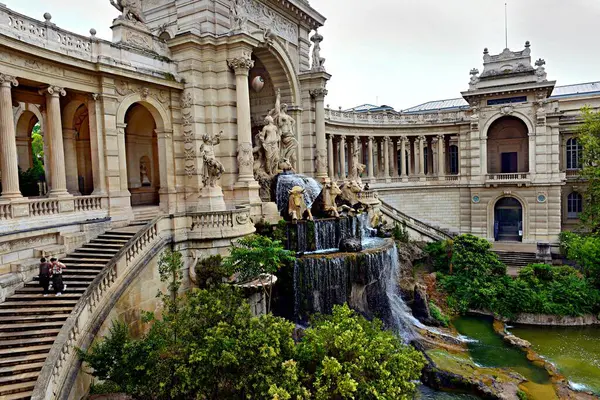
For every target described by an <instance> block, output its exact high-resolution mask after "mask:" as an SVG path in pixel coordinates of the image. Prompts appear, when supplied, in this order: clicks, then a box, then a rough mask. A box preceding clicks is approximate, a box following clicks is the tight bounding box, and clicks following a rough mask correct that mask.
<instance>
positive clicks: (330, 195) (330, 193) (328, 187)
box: [321, 182, 342, 218]
mask: <svg viewBox="0 0 600 400" xmlns="http://www.w3.org/2000/svg"><path fill="white" fill-rule="evenodd" d="M340 194H342V190H341V189H340V187H339V186H338V184H337V183H335V182H331V183H326V184H325V186H324V187H323V193H322V194H321V196H322V201H323V211H324V212H325V213H326V214H329V216H331V217H336V218H339V216H340V213H339V212H338V207H337V203H336V200H337V197H338V196H339V195H340Z"/></svg>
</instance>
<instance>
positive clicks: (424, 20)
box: [0, 0, 600, 109]
mask: <svg viewBox="0 0 600 400" xmlns="http://www.w3.org/2000/svg"><path fill="white" fill-rule="evenodd" d="M0 2H3V3H5V4H6V5H7V6H8V7H9V8H11V9H13V10H16V11H19V12H21V13H24V14H26V15H29V16H32V17H35V18H38V19H41V20H43V17H42V15H43V13H44V12H46V11H48V12H50V13H51V14H52V16H53V18H52V22H54V23H56V24H57V25H58V26H60V27H62V28H65V29H68V30H72V31H74V32H77V33H81V34H87V33H88V31H89V29H90V28H92V27H93V28H95V29H96V30H97V31H98V36H100V37H102V38H105V39H110V38H111V32H110V23H111V21H112V19H113V18H115V17H116V16H117V15H118V12H117V11H116V10H115V9H114V8H113V7H112V6H111V5H110V2H109V0H0ZM505 2H506V0H310V3H311V5H312V6H313V7H315V8H316V9H317V10H318V11H319V12H320V13H321V14H323V15H325V16H326V17H327V19H328V20H327V22H326V24H325V26H324V27H323V29H322V31H321V33H322V34H323V36H324V37H325V40H324V41H323V43H322V46H321V48H322V51H321V56H323V57H325V58H327V62H326V64H325V65H326V67H327V71H328V72H329V73H330V74H332V75H333V77H332V78H331V81H330V82H329V84H328V89H329V95H328V97H327V99H326V103H328V104H330V105H331V107H332V108H337V107H338V106H342V107H343V108H350V107H354V106H356V105H359V104H363V103H376V102H377V103H378V104H387V105H390V106H392V107H394V108H396V109H404V108H408V107H411V106H414V105H417V104H420V103H424V102H426V101H430V100H440V99H447V98H455V97H460V91H461V90H466V89H467V88H468V82H469V70H470V69H471V68H474V67H475V68H478V69H479V70H480V71H481V70H482V62H483V61H482V56H483V49H484V47H488V48H489V50H490V53H491V54H497V53H500V52H501V51H502V49H504V3H505ZM599 26H600V0H509V1H508V46H509V48H511V49H512V50H522V49H523V46H524V44H525V41H526V40H529V41H530V42H531V50H532V58H533V60H536V59H538V58H540V57H541V58H543V59H545V60H546V63H547V64H546V71H547V72H548V78H549V79H553V80H557V81H558V83H557V84H558V85H566V84H572V83H582V82H590V81H600V51H598V50H599V49H600V30H599V28H598V27H599Z"/></svg>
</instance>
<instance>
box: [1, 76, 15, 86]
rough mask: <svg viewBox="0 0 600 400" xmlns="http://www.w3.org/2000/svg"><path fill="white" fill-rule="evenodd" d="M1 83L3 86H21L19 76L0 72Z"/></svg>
mask: <svg viewBox="0 0 600 400" xmlns="http://www.w3.org/2000/svg"><path fill="white" fill-rule="evenodd" d="M0 85H2V86H8V87H10V86H11V85H12V86H19V81H18V80H17V78H15V77H14V76H11V75H5V74H0Z"/></svg>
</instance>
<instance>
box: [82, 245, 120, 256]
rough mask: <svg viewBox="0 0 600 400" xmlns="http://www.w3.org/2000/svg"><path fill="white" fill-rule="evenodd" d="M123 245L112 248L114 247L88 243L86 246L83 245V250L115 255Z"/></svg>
mask: <svg viewBox="0 0 600 400" xmlns="http://www.w3.org/2000/svg"><path fill="white" fill-rule="evenodd" d="M121 247H123V246H119V247H115V248H112V247H95V246H90V245H86V246H83V247H81V250H83V251H85V252H86V253H97V254H107V255H111V256H113V257H114V255H115V254H117V253H118V252H119V250H120V249H121Z"/></svg>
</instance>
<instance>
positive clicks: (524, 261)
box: [494, 250, 539, 276]
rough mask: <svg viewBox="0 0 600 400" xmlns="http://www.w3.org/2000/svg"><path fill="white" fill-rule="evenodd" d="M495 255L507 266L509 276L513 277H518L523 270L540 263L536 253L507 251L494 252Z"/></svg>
mask: <svg viewBox="0 0 600 400" xmlns="http://www.w3.org/2000/svg"><path fill="white" fill-rule="evenodd" d="M494 253H496V254H497V255H498V258H499V259H500V261H502V262H503V263H504V265H506V267H507V268H508V274H509V275H513V276H516V275H518V274H519V270H520V269H521V268H523V267H526V266H528V265H529V264H535V263H536V262H539V261H538V260H537V258H536V255H535V253H529V252H525V251H506V250H494Z"/></svg>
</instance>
